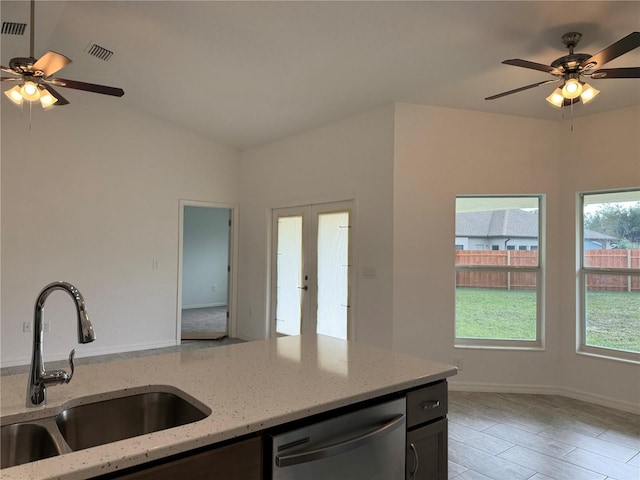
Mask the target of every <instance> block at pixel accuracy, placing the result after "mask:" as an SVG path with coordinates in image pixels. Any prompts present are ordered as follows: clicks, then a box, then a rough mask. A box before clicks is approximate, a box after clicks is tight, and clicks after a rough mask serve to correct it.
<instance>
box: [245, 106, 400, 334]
mask: <svg viewBox="0 0 640 480" xmlns="http://www.w3.org/2000/svg"><path fill="white" fill-rule="evenodd" d="M393 115H394V112H393V107H392V106H388V107H385V108H382V109H379V110H375V111H373V112H369V113H366V114H363V115H358V116H355V117H352V118H349V119H346V120H343V121H340V122H336V123H333V124H331V125H328V126H326V127H322V128H318V129H315V130H312V131H309V132H307V133H304V134H301V135H297V136H294V137H290V138H288V139H286V140H283V141H280V142H276V143H273V144H270V145H266V146H262V147H258V148H254V149H251V150H248V151H245V152H242V154H241V165H242V167H241V192H240V198H241V206H240V211H241V214H240V219H241V220H240V275H239V278H240V282H239V295H238V298H239V299H240V301H239V305H238V308H239V315H238V319H239V320H238V321H239V325H238V332H239V335H240V336H241V337H243V338H247V339H257V338H264V337H265V336H266V335H267V331H268V318H267V314H266V312H268V309H267V295H268V284H267V281H266V278H267V262H268V259H269V247H270V245H269V241H268V239H269V234H270V232H269V229H270V209H271V208H274V207H284V206H294V205H304V204H310V203H321V202H326V201H334V200H346V199H355V204H356V229H355V248H354V251H355V255H356V258H355V262H354V268H356V274H357V275H356V276H357V280H356V285H355V288H356V299H357V301H356V304H355V306H354V312H353V313H354V318H355V323H356V333H355V334H356V338H357V340H359V341H363V342H367V343H371V344H375V345H380V346H387V347H391V346H392V335H393V327H392V321H391V315H392V311H391V304H392V292H393V282H392V280H393V279H392V213H393V194H392V192H393V182H392V178H393ZM363 266H368V267H374V268H375V269H376V272H377V278H376V279H375V280H371V279H364V278H362V267H363Z"/></svg>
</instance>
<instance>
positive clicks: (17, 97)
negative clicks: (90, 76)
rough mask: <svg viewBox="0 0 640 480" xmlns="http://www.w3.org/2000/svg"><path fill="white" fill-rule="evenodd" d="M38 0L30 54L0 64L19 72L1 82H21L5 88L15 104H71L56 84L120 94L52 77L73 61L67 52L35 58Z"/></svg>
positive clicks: (31, 24)
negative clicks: (7, 65)
mask: <svg viewBox="0 0 640 480" xmlns="http://www.w3.org/2000/svg"><path fill="white" fill-rule="evenodd" d="M34 21H35V0H31V23H30V26H29V29H30V48H29V56H28V57H16V58H12V59H11V60H10V61H9V68H7V67H5V66H1V65H0V70H2V71H3V72H5V73H9V74H12V75H17V77H4V76H3V77H1V78H2V81H3V82H4V81H9V82H20V83H19V84H18V85H16V86H14V87H13V88H10V89H9V90H7V91H5V92H4V93H5V95H6V96H7V97H8V98H9V100H11V101H12V102H13V103H14V104H16V105H18V106H21V105H22V103H23V101H24V100H27V101H29V102H36V101H40V103H41V105H42V106H43V107H50V106H52V105H54V104H55V105H68V104H69V101H68V100H67V99H66V98H64V97H63V96H62V95H60V94H59V93H58V92H57V91H56V89H55V88H54V87H53V86H54V85H55V86H56V87H65V88H74V89H76V90H85V91H87V92H94V93H101V94H103V95H112V96H115V97H121V96H123V95H124V90H122V89H121V88H116V87H108V86H105V85H96V84H94V83H86V82H79V81H77V80H67V79H64V78H57V77H53V75H54V74H55V73H56V72H58V71H59V70H61V69H62V68H64V67H65V66H66V65H68V64H69V63H71V60H70V59H69V58H67V57H65V56H64V55H62V54H60V53H56V52H52V51H49V52H47V53H45V54H44V55H42V56H41V57H40V58H38V59H36V58H35V57H34V54H33V44H34V31H35V27H34V23H35V22H34Z"/></svg>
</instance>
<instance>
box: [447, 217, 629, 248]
mask: <svg viewBox="0 0 640 480" xmlns="http://www.w3.org/2000/svg"><path fill="white" fill-rule="evenodd" d="M456 237H513V238H537V237H538V214H537V213H535V212H529V211H526V210H520V209H515V210H491V211H485V212H463V213H457V214H456ZM584 238H585V239H587V240H609V241H613V240H617V238H615V237H612V236H610V235H606V234H604V233H600V232H595V231H593V230H587V229H585V231H584Z"/></svg>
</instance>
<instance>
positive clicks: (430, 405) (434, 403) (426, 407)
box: [420, 400, 440, 410]
mask: <svg viewBox="0 0 640 480" xmlns="http://www.w3.org/2000/svg"><path fill="white" fill-rule="evenodd" d="M420 406H421V407H422V409H423V410H433V409H434V408H438V407H439V406H440V400H435V401H433V400H431V401H429V402H424V403H423V404H422V405H420Z"/></svg>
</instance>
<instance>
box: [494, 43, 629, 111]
mask: <svg viewBox="0 0 640 480" xmlns="http://www.w3.org/2000/svg"><path fill="white" fill-rule="evenodd" d="M581 38H582V34H581V33H578V32H569V33H565V34H564V35H563V36H562V43H564V44H565V46H566V47H567V48H568V49H569V54H568V55H565V56H563V57H560V58H558V59H556V60H554V61H553V62H551V65H544V64H542V63H536V62H530V61H528V60H520V59H519V58H514V59H511V60H505V61H503V62H502V63H504V64H506V65H513V66H515V67H523V68H529V69H532V70H538V71H541V72H546V73H549V74H551V75H553V76H554V77H556V78H554V79H553V80H544V81H542V82H537V83H532V84H531V85H526V86H524V87H520V88H516V89H514V90H509V91H507V92H502V93H498V94H497V95H492V96H490V97H486V98H485V100H495V99H496V98H501V97H504V96H506V95H511V94H512V93H518V92H522V91H524V90H529V89H530V88H535V87H539V86H540V85H546V84H547V83H553V82H563V84H562V86H561V87H558V88H556V89H555V90H554V91H553V93H551V95H549V96H548V97H547V99H546V100H547V101H548V102H549V103H550V104H552V105H553V106H555V107H563V106H566V105H573V104H574V103H577V102H580V101H582V103H584V104H586V103H588V102H590V101H591V100H593V99H594V98H595V96H596V95H597V94H598V93H600V91H599V90H596V89H595V88H593V87H592V86H591V85H589V84H588V83H586V82H584V81H583V80H582V77H583V76H584V77H590V78H591V79H598V80H599V79H608V78H640V67H629V68H604V69H603V68H601V67H602V66H603V65H604V64H605V63H608V62H610V61H611V60H613V59H615V58H618V57H619V56H621V55H624V54H625V53H627V52H630V51H631V50H633V49H635V48H638V47H640V32H633V33H630V34H629V35H627V36H626V37H624V38H622V39H620V40H618V41H617V42H615V43H613V44H611V45H609V46H608V47H607V48H605V49H604V50H601V51H600V52H598V53H596V54H595V55H590V54H588V53H574V52H573V50H574V48H575V47H576V45H578V42H580V39H581ZM594 69H595V70H594Z"/></svg>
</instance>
